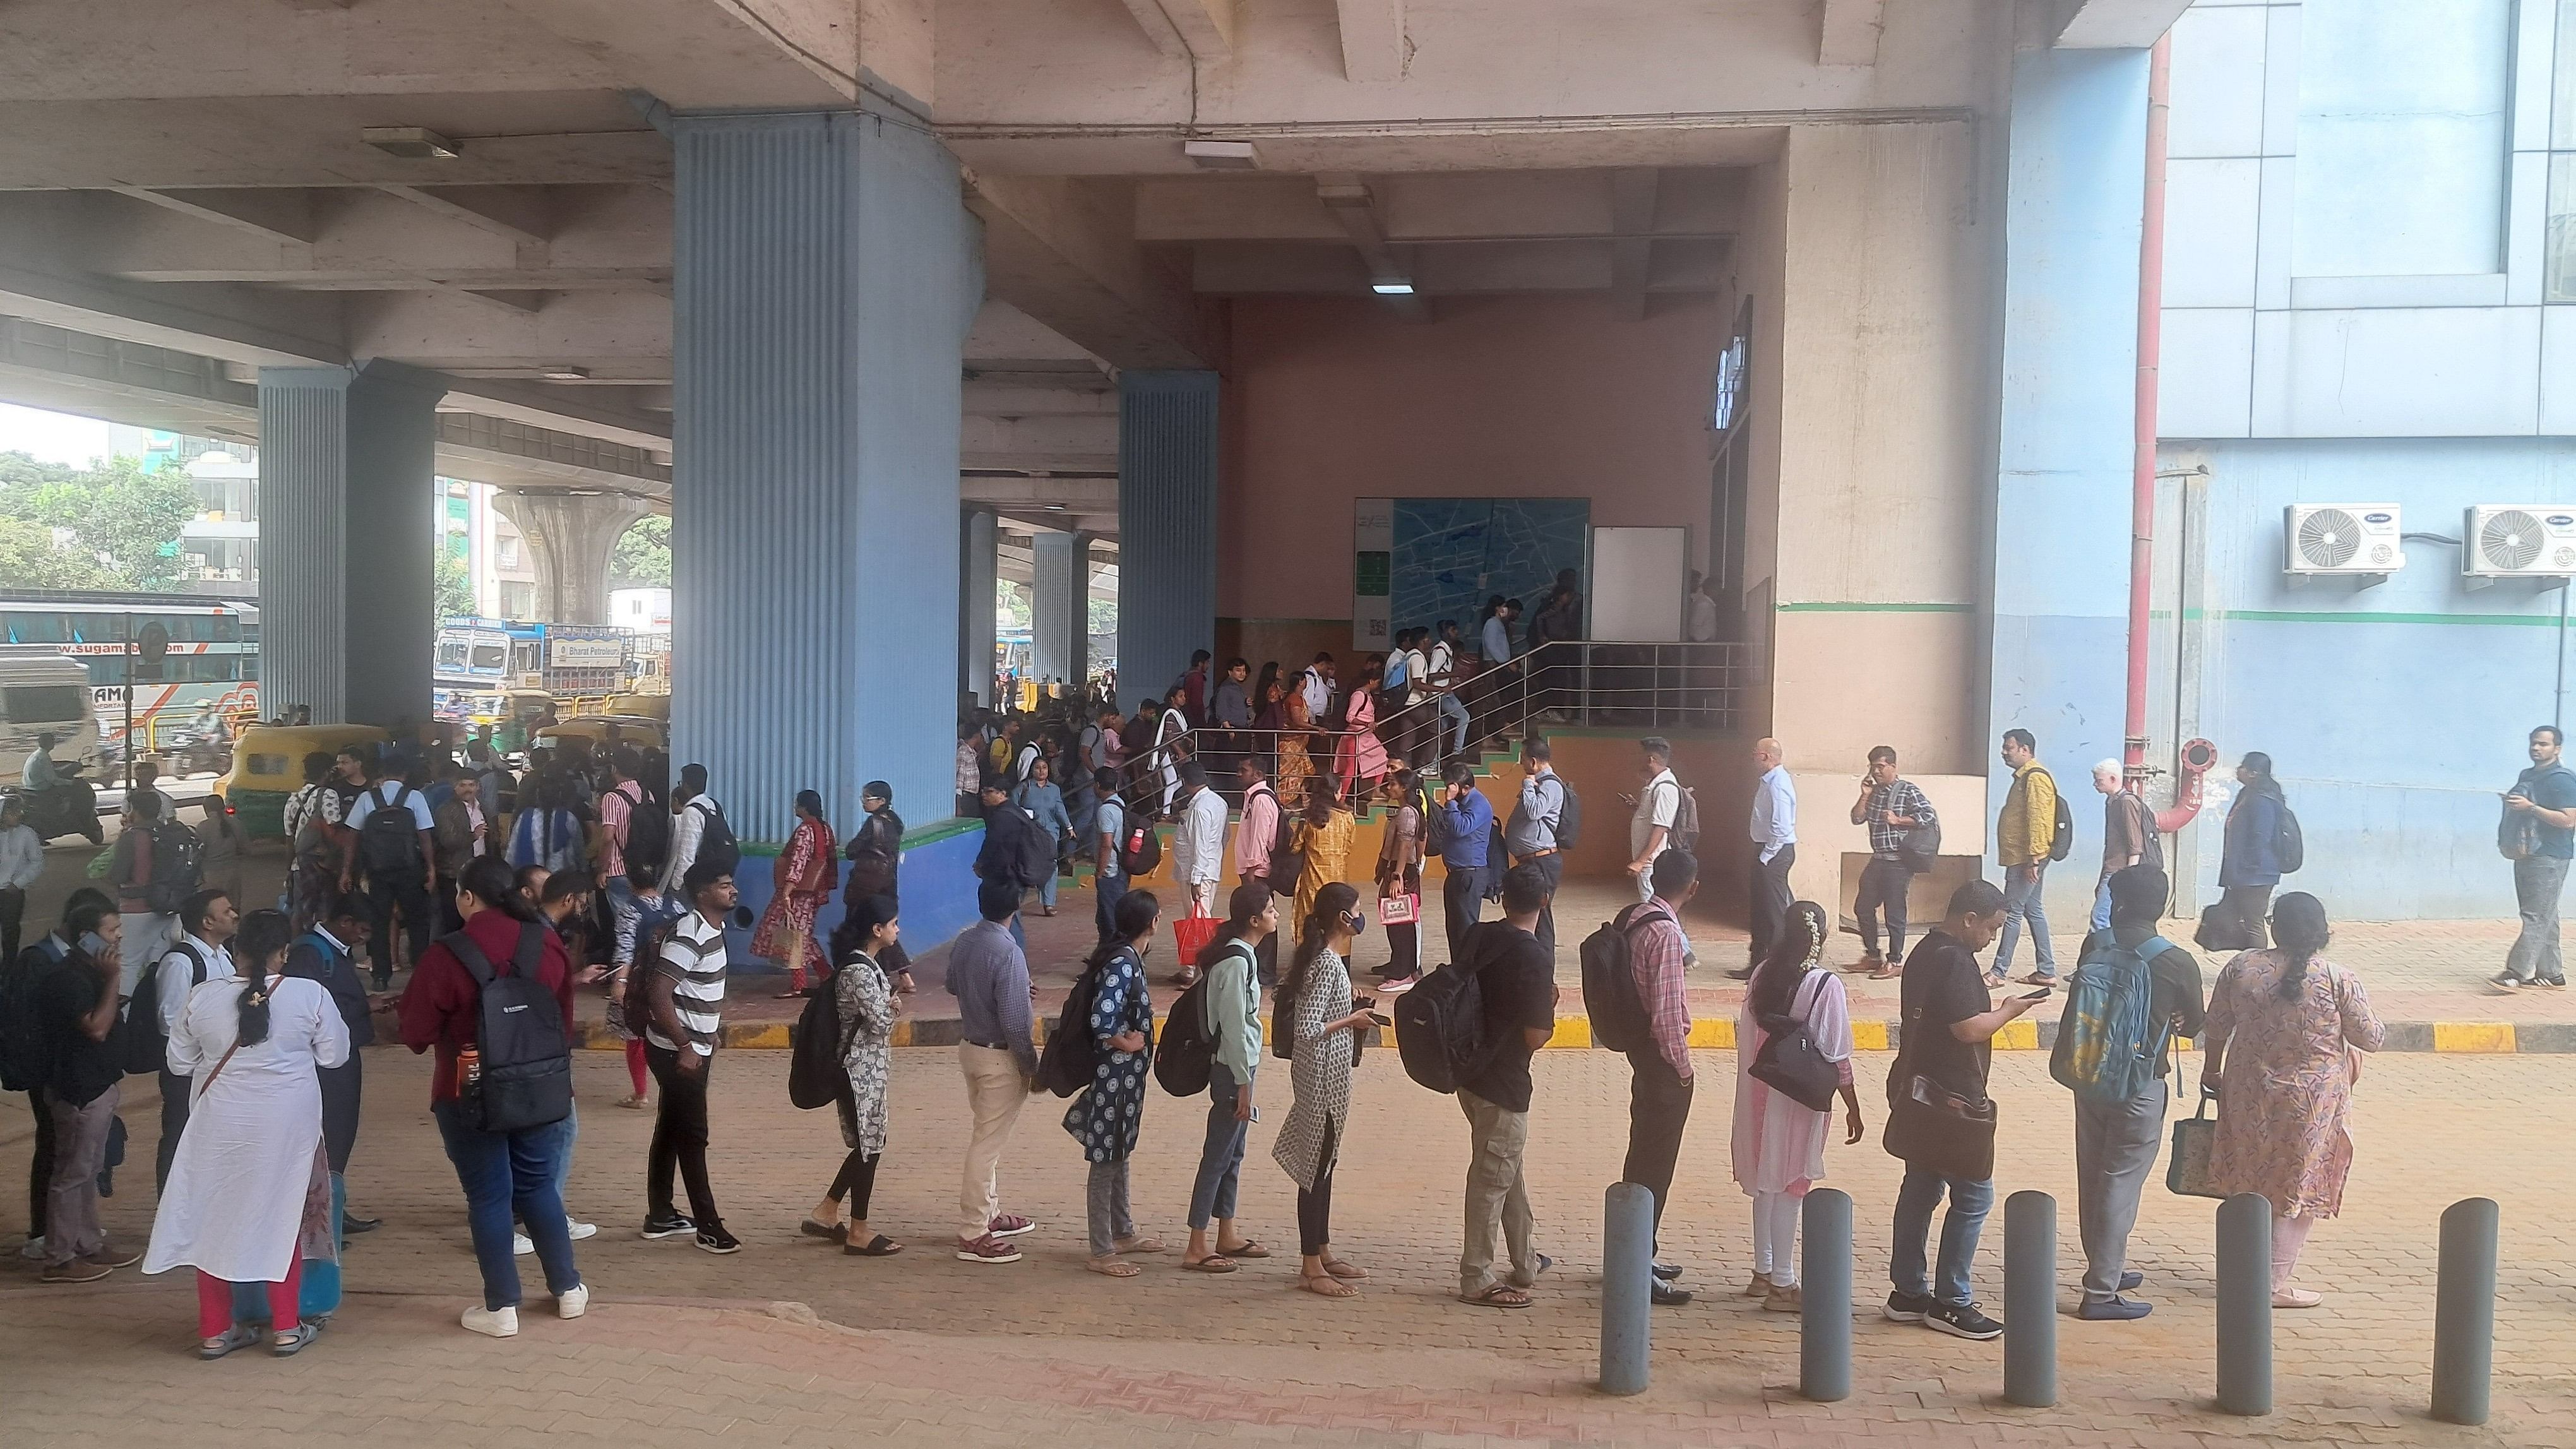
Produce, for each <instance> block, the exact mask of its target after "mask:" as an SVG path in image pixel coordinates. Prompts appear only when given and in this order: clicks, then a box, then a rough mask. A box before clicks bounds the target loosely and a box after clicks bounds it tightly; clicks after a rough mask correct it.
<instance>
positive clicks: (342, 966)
mask: <svg viewBox="0 0 2576 1449" xmlns="http://www.w3.org/2000/svg"><path fill="white" fill-rule="evenodd" d="M472 864H473V862H472V861H470V860H469V861H467V862H466V866H467V867H470V866H471V865H472ZM463 870H464V868H462V867H460V868H459V871H458V877H459V878H460V879H461V878H462V877H463ZM448 890H449V893H450V895H451V896H453V895H455V894H456V890H455V886H454V885H453V884H452V883H451V884H450V885H449V886H448ZM451 908H453V907H451ZM459 929H462V927H461V926H460V927H459ZM374 930H375V927H374V923H372V922H370V921H369V920H368V919H367V915H366V912H365V910H364V909H363V908H362V907H361V906H360V905H359V903H358V902H357V901H356V900H355V899H348V900H343V901H341V902H340V904H339V905H337V906H335V907H333V908H332V909H331V910H330V911H329V912H327V913H326V914H325V917H324V919H322V920H319V921H316V922H314V923H313V929H312V930H309V931H307V932H305V933H304V934H303V935H301V936H298V937H296V939H295V943H294V944H293V945H291V946H288V947H287V948H286V969H285V972H284V974H286V975H288V976H301V977H303V978H304V979H305V980H307V981H311V982H315V983H317V984H318V985H320V986H321V988H322V989H323V990H325V991H327V992H329V993H331V1004H332V1005H333V1006H335V1007H337V1008H339V1011H340V1022H341V1024H342V1025H343V1026H345V1027H347V1028H348V1032H349V1059H348V1060H347V1061H345V1062H342V1063H341V1064H340V1065H338V1066H336V1067H324V1066H316V1067H315V1068H314V1069H313V1075H314V1079H315V1080H316V1081H317V1082H318V1083H319V1084H320V1086H321V1088H322V1156H323V1160H324V1161H325V1162H326V1163H327V1164H328V1165H329V1167H330V1169H331V1199H332V1203H333V1205H334V1207H335V1208H337V1209H341V1210H342V1211H341V1216H340V1230H341V1232H342V1233H344V1234H346V1233H363V1232H367V1231H370V1230H371V1229H373V1228H375V1227H376V1226H377V1225H378V1224H379V1223H380V1222H381V1221H382V1220H381V1219H378V1218H367V1217H352V1216H349V1215H348V1213H347V1212H346V1211H345V1209H346V1208H347V1207H348V1204H349V1184H348V1174H349V1154H350V1153H351V1152H352V1151H354V1150H356V1148H357V1145H358V1106H359V1102H360V1100H361V1098H362V1097H363V1095H364V1092H365V1086H366V1058H365V1057H363V1056H362V1055H360V1054H359V1051H358V1048H360V1047H363V1046H369V1045H372V1044H373V1043H374V1042H375V1039H376V1023H375V1018H374V1017H373V1016H372V1015H371V1014H370V1006H371V1003H370V1002H369V1001H368V999H367V988H366V985H365V983H363V982H361V981H360V980H359V979H358V953H359V952H361V951H364V950H366V949H367V941H368V938H369V937H370V936H371V935H372V934H373V933H374ZM414 959H418V958H414Z"/></svg>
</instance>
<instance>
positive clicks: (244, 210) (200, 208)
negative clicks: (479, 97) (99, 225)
mask: <svg viewBox="0 0 2576 1449" xmlns="http://www.w3.org/2000/svg"><path fill="white" fill-rule="evenodd" d="M112 189H113V190H114V191H116V192H117V193H118V194H119V195H121V196H130V197H133V198H134V199H135V200H137V201H142V202H148V203H150V204H151V205H154V206H158V207H161V208H163V209H165V210H169V211H175V212H177V213H179V214H180V215H181V216H193V217H195V218H196V219H197V220H199V221H210V222H213V223H215V224H216V225H217V226H229V227H235V228H238V229H240V230H242V231H246V232H249V233H250V234H251V235H253V236H256V237H263V238H266V239H268V240H270V241H282V242H310V241H312V240H314V239H315V238H316V237H317V236H318V235H319V234H320V232H321V227H320V226H319V224H318V223H317V221H316V218H315V216H314V205H313V193H312V192H310V191H308V190H305V189H304V188H302V187H298V186H191V187H184V188H180V189H176V190H170V191H155V190H153V189H152V188H150V187H148V186H119V187H114V188H112Z"/></svg>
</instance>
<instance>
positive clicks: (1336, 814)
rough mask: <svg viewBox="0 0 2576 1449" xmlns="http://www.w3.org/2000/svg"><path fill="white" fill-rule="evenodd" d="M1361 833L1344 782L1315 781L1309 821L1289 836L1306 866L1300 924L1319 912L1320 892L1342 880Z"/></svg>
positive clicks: (1302, 873) (1300, 884)
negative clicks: (1343, 790) (1353, 839)
mask: <svg viewBox="0 0 2576 1449" xmlns="http://www.w3.org/2000/svg"><path fill="white" fill-rule="evenodd" d="M1358 833H1359V823H1358V821H1357V820H1356V819H1355V818H1354V817H1353V816H1352V814H1351V809H1350V807H1349V806H1348V805H1345V804H1343V803H1342V797H1341V790H1340V782H1338V781H1336V780H1335V779H1334V778H1333V777H1332V776H1330V775H1319V776H1317V777H1315V781H1314V784H1313V787H1312V788H1310V789H1309V790H1307V791H1306V818H1305V819H1303V820H1300V821H1298V822H1297V825H1296V828H1295V829H1294V830H1293V831H1291V832H1290V834H1289V848H1290V849H1292V850H1294V851H1296V853H1297V857H1298V859H1300V860H1302V861H1304V862H1305V868H1304V869H1303V870H1301V871H1300V872H1298V875H1297V911H1296V917H1297V919H1298V920H1300V921H1303V920H1305V919H1306V917H1307V915H1308V914H1310V913H1311V912H1312V911H1313V910H1314V909H1315V893H1316V892H1317V891H1320V890H1322V889H1323V888H1324V887H1326V886H1328V885H1331V884H1332V883H1333V882H1335V881H1338V880H1340V879H1341V878H1342V871H1343V869H1344V867H1346V866H1348V865H1349V864H1350V859H1351V837H1353V836H1354V835H1356V834H1358Z"/></svg>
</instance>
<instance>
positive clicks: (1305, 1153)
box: [1270, 881, 1376, 1298]
mask: <svg viewBox="0 0 2576 1449" xmlns="http://www.w3.org/2000/svg"><path fill="white" fill-rule="evenodd" d="M1367 924H1368V917H1366V916H1364V915H1362V914H1360V893H1359V891H1358V890H1357V889H1355V888H1353V887H1352V886H1350V885H1349V884H1347V883H1345V882H1342V881H1335V882H1333V883H1332V884H1330V885H1327V886H1325V887H1323V888H1322V889H1321V890H1318V891H1317V892H1315V895H1314V904H1313V905H1311V906H1309V907H1308V908H1307V911H1306V914H1305V916H1304V918H1303V919H1301V920H1300V921H1299V922H1298V923H1297V950H1296V952H1295V954H1294V955H1293V956H1291V957H1290V959H1289V963H1288V969H1287V970H1286V971H1285V972H1283V973H1281V975H1280V978H1279V999H1278V1001H1277V1003H1276V1004H1275V1005H1274V1006H1273V1007H1272V1009H1271V1010H1272V1020H1273V1021H1274V1022H1275V1023H1277V1024H1276V1025H1275V1026H1274V1028H1273V1030H1274V1031H1276V1032H1277V1033H1278V1034H1279V1035H1280V1036H1282V1037H1285V1038H1287V1039H1288V1040H1289V1041H1290V1042H1291V1043H1293V1045H1292V1046H1291V1047H1290V1054H1289V1060H1288V1081H1289V1083H1290V1085H1292V1086H1294V1087H1295V1088H1296V1090H1297V1100H1296V1102H1295V1103H1294V1104H1293V1105H1291V1106H1290V1107H1289V1109H1288V1120H1287V1122H1286V1123H1284V1124H1283V1125H1282V1126H1281V1127H1280V1129H1279V1140H1278V1142H1277V1143H1276V1144H1274V1145H1273V1146H1272V1147H1271V1149H1270V1160H1271V1161H1273V1162H1276V1163H1278V1164H1279V1166H1280V1167H1281V1168H1282V1169H1283V1170H1284V1171H1286V1172H1287V1174H1288V1175H1289V1176H1290V1177H1291V1178H1294V1179H1295V1180H1296V1183H1297V1238H1298V1243H1297V1250H1298V1252H1299V1253H1300V1254H1301V1255H1302V1258H1303V1261H1302V1263H1301V1265H1300V1266H1299V1268H1298V1272H1297V1286H1298V1287H1300V1288H1303V1289H1305V1290H1306V1291H1307V1292H1309V1293H1315V1294H1320V1295H1322V1296H1323V1297H1326V1298H1351V1297H1356V1296H1357V1295H1358V1293H1359V1290H1358V1289H1356V1288H1353V1287H1352V1286H1351V1284H1352V1283H1353V1282H1356V1281H1358V1280H1360V1279H1364V1278H1366V1277H1368V1272H1367V1270H1366V1269H1363V1268H1357V1267H1353V1266H1352V1265H1351V1264H1349V1263H1346V1262H1343V1261H1342V1260H1341V1258H1339V1257H1337V1256H1336V1255H1335V1254H1334V1252H1333V1166H1334V1164H1335V1163H1336V1162H1337V1161H1338V1160H1339V1159H1340V1157H1341V1147H1342V1130H1343V1128H1344V1127H1345V1126H1346V1125H1348V1123H1349V1122H1350V1116H1351V1068H1352V1067H1353V1066H1354V1065H1355V1064H1356V1063H1357V1062H1358V1060H1359V1048H1360V1035H1361V1033H1363V1032H1366V1031H1370V1030H1372V1029H1374V1028H1375V1026H1376V1023H1375V1022H1374V1021H1372V1020H1371V1019H1370V1017H1369V1014H1368V1010H1367V1008H1366V1007H1365V1006H1363V1005H1361V1004H1359V1003H1358V1002H1356V1001H1354V1000H1353V999H1352V996H1351V968H1350V951H1351V943H1352V942H1353V941H1354V940H1356V939H1357V938H1358V936H1359V933H1360V930H1361V928H1363V927H1364V926H1366V925H1367Z"/></svg>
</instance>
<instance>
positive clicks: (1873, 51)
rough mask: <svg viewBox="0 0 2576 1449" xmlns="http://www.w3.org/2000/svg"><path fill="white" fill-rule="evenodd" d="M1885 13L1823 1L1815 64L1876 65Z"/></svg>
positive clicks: (1842, 0)
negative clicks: (1880, 31)
mask: <svg viewBox="0 0 2576 1449" xmlns="http://www.w3.org/2000/svg"><path fill="white" fill-rule="evenodd" d="M2184 3H2186V4H2188V3H2189V0H2184ZM1886 11H1887V0H1825V6H1824V17H1823V18H1824V24H1823V26H1822V34H1821V36H1820V37H1819V39H1818V41H1817V44H1816V64H1818V65H1876V64H1878V33H1879V29H1880V27H1881V26H1882V25H1884V24H1885V23H1886V18H1887V16H1886Z"/></svg>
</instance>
